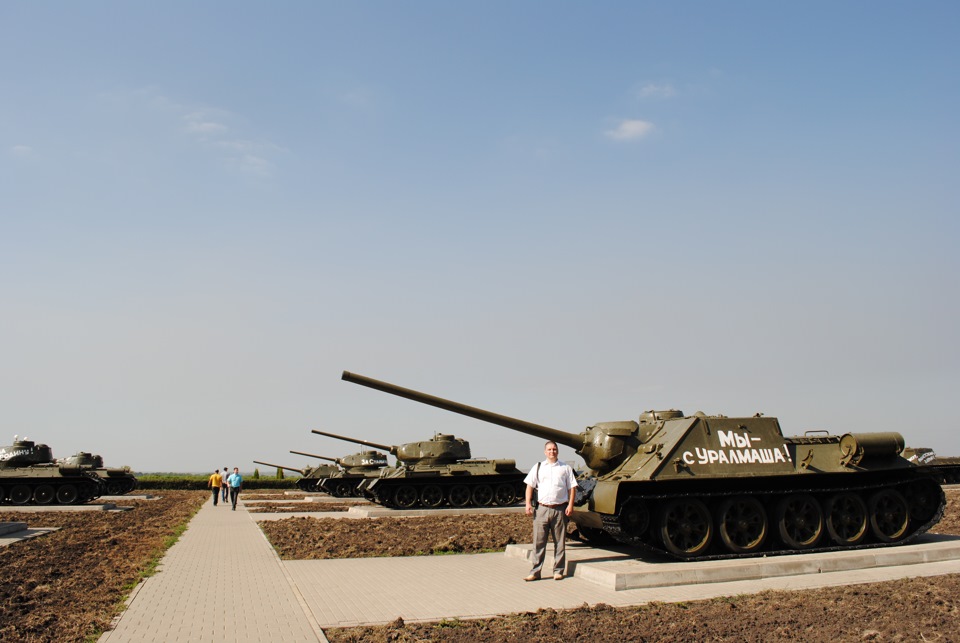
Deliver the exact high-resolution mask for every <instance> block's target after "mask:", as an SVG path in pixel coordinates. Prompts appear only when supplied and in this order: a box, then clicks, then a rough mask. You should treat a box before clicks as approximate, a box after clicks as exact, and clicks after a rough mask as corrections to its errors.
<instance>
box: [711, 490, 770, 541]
mask: <svg viewBox="0 0 960 643" xmlns="http://www.w3.org/2000/svg"><path fill="white" fill-rule="evenodd" d="M717 527H718V528H719V531H720V540H721V541H722V542H723V545H724V547H726V548H727V549H729V550H730V551H732V552H733V553H735V554H748V553H750V552H755V551H757V550H758V549H760V547H762V546H763V542H764V541H765V540H766V539H767V512H766V511H765V510H764V508H763V505H762V504H760V501H759V500H757V499H756V498H753V497H751V496H739V497H736V498H727V499H726V500H724V501H723V502H722V503H720V513H719V517H718V520H717Z"/></svg>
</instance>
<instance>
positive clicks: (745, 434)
mask: <svg viewBox="0 0 960 643" xmlns="http://www.w3.org/2000/svg"><path fill="white" fill-rule="evenodd" d="M343 379H344V380H346V381H348V382H353V383H355V384H360V385H362V386H366V387H369V388H373V389H376V390H379V391H383V392H385V393H390V394H392V395H397V396H400V397H405V398H408V399H411V400H414V401H416V402H420V403H422V404H427V405H430V406H435V407H438V408H441V409H445V410H447V411H451V412H454V413H458V414H461V415H466V416H468V417H472V418H475V419H478V420H482V421H484V422H489V423H491V424H497V425H499V426H503V427H506V428H508V429H512V430H515V431H519V432H521V433H526V434H528V435H533V436H537V437H539V438H541V439H544V440H553V441H555V442H557V443H558V444H563V445H566V446H568V447H570V448H571V449H573V450H575V451H576V453H577V454H578V455H580V456H581V457H582V458H583V460H584V462H585V463H586V465H587V467H588V468H589V469H590V474H589V476H588V477H589V479H590V482H591V483H592V487H593V488H592V489H589V490H588V491H587V492H586V493H582V494H580V495H579V497H578V500H577V502H579V506H578V508H577V509H576V510H575V512H574V514H573V516H572V517H573V519H574V520H575V521H576V522H577V525H578V527H579V528H580V531H581V532H582V533H584V534H585V535H587V537H588V538H591V537H597V538H600V537H611V538H613V539H615V540H617V541H619V542H620V543H623V544H626V545H629V546H631V547H634V548H636V549H637V550H638V553H642V552H652V553H658V554H665V555H668V556H670V557H673V558H677V559H681V560H702V559H710V558H736V557H749V556H761V555H773V554H790V553H797V552H800V551H824V550H846V549H856V548H866V547H880V546H885V545H891V544H897V543H906V542H910V541H912V540H914V539H915V538H916V537H917V536H919V535H920V534H922V533H923V532H925V531H927V530H928V529H929V528H930V527H931V526H933V525H934V524H936V523H937V522H938V521H939V520H940V518H941V516H942V515H943V510H944V507H945V504H946V500H945V497H944V493H943V489H942V488H941V486H940V482H939V480H938V479H937V477H936V475H935V474H934V472H933V471H932V470H930V469H929V468H928V467H923V466H918V465H917V464H915V463H913V462H910V461H909V460H908V459H906V458H904V457H903V454H902V452H903V449H904V440H903V437H902V436H901V435H900V434H899V433H845V434H843V435H831V434H829V433H827V432H825V431H811V432H807V433H806V434H805V435H803V436H795V437H785V436H784V435H783V433H782V431H781V429H780V423H779V421H778V420H777V418H774V417H765V416H764V415H762V414H759V413H758V414H756V415H753V416H751V417H726V416H723V415H712V416H711V415H705V414H703V413H695V414H693V415H689V416H688V415H685V414H684V413H682V412H680V411H678V410H668V411H646V412H644V413H642V414H641V415H640V416H639V417H638V418H637V419H636V420H627V421H616V422H600V423H597V424H594V425H593V426H589V427H587V428H586V429H584V430H583V431H581V432H580V433H570V432H566V431H561V430H558V429H554V428H550V427H546V426H543V425H539V424H534V423H532V422H527V421H525V420H518V419H515V418H511V417H508V416H505V415H500V414H497V413H492V412H490V411H484V410H482V409H478V408H475V407H471V406H467V405H465V404H461V403H458V402H452V401H450V400H445V399H443V398H439V397H435V396H432V395H428V394H426V393H420V392H418V391H414V390H412V389H406V388H402V387H399V386H396V385H394V384H389V383H387V382H381V381H378V380H375V379H372V378H368V377H364V376H362V375H355V374H352V373H349V372H346V371H345V372H344V373H343Z"/></svg>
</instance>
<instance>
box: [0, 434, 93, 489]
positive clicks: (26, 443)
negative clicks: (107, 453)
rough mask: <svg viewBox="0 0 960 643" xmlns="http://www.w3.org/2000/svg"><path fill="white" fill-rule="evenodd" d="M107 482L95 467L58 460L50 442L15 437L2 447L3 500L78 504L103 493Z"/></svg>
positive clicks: (0, 457) (1, 483)
mask: <svg viewBox="0 0 960 643" xmlns="http://www.w3.org/2000/svg"><path fill="white" fill-rule="evenodd" d="M104 490H105V485H104V483H103V481H102V480H101V479H100V477H99V476H97V474H96V473H94V472H93V467H91V466H87V465H82V464H67V463H58V462H56V461H54V458H53V451H52V450H51V449H50V447H49V446H47V445H46V444H37V443H35V442H33V441H32V440H28V439H26V438H24V439H22V440H21V439H20V438H19V437H18V436H14V438H13V444H12V445H10V446H4V447H0V503H2V504H12V505H74V504H80V503H84V502H90V501H91V500H94V499H96V498H99V497H100V496H101V495H103V493H104Z"/></svg>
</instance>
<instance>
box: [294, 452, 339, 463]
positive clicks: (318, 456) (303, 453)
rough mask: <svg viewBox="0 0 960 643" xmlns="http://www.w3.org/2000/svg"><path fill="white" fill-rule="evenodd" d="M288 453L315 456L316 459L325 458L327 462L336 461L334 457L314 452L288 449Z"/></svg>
mask: <svg viewBox="0 0 960 643" xmlns="http://www.w3.org/2000/svg"><path fill="white" fill-rule="evenodd" d="M290 453H296V454H297V455H305V456H307V457H308V458H317V459H318V460H327V461H328V462H337V459H336V458H328V457H327V456H325V455H317V454H315V453H307V452H306V451H290Z"/></svg>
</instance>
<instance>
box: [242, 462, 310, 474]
mask: <svg viewBox="0 0 960 643" xmlns="http://www.w3.org/2000/svg"><path fill="white" fill-rule="evenodd" d="M253 463H254V464H262V465H263V466H265V467H276V468H278V469H286V470H287V471H296V472H297V473H299V474H300V475H303V469H295V468H293V467H285V466H283V465H282V464H271V463H270V462H260V461H259V460H254V461H253Z"/></svg>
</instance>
